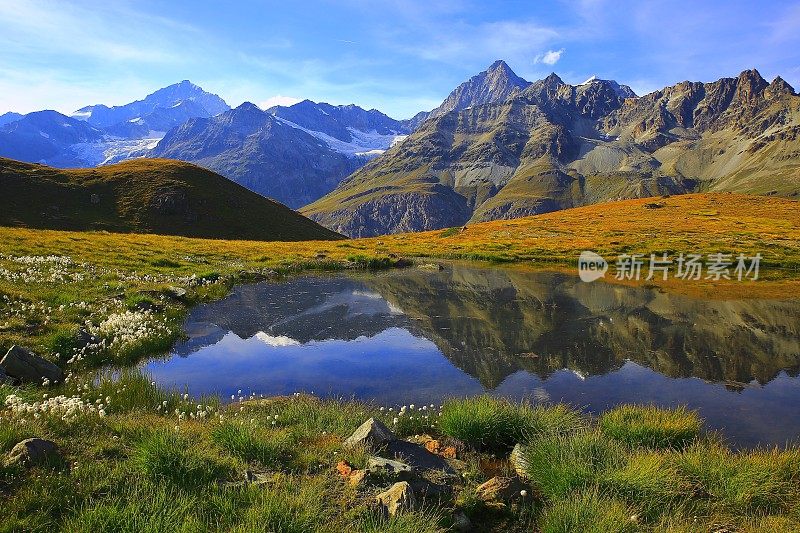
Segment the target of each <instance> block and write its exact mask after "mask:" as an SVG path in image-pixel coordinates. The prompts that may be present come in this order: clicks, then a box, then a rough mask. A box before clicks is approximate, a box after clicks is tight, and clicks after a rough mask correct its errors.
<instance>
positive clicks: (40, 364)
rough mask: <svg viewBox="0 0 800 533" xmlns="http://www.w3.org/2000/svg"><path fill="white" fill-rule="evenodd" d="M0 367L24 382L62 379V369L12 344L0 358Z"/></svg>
mask: <svg viewBox="0 0 800 533" xmlns="http://www.w3.org/2000/svg"><path fill="white" fill-rule="evenodd" d="M0 368H2V369H3V371H4V372H5V373H6V374H7V375H9V376H11V377H12V378H17V379H18V380H20V381H22V382H25V383H39V384H41V383H42V381H43V380H44V379H47V380H49V381H50V383H60V382H62V381H64V371H63V370H61V369H60V368H59V367H58V366H56V365H54V364H53V363H51V362H50V361H48V360H47V359H44V358H43V357H39V356H38V355H36V354H35V353H33V352H31V351H29V350H26V349H25V348H22V347H21V346H16V345H14V346H12V347H11V349H9V350H8V353H6V355H5V357H3V359H2V360H0Z"/></svg>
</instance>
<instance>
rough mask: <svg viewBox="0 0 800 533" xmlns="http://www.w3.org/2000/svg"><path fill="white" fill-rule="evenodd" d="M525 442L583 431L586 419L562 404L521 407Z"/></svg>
mask: <svg viewBox="0 0 800 533" xmlns="http://www.w3.org/2000/svg"><path fill="white" fill-rule="evenodd" d="M522 409H523V410H522V415H523V418H524V420H525V440H526V441H528V440H532V439H534V438H536V437H539V436H545V435H566V434H570V433H575V432H578V431H581V430H583V429H585V428H586V427H587V426H588V424H587V421H586V417H585V416H583V415H582V414H581V413H580V412H579V411H577V410H575V409H573V408H571V407H569V406H567V405H563V404H557V405H535V406H533V407H530V408H526V407H523V408H522Z"/></svg>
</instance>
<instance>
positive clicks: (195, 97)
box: [72, 80, 230, 131]
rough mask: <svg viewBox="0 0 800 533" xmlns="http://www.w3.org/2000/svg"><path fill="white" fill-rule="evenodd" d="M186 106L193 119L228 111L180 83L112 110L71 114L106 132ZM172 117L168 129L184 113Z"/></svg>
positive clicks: (208, 95)
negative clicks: (110, 128)
mask: <svg viewBox="0 0 800 533" xmlns="http://www.w3.org/2000/svg"><path fill="white" fill-rule="evenodd" d="M187 103H189V106H190V107H191V109H192V110H193V113H194V114H193V116H208V117H212V116H214V115H218V114H220V113H222V112H224V111H227V110H228V109H230V106H228V104H227V103H225V100H223V99H222V98H220V97H219V96H217V95H216V94H212V93H209V92H206V91H204V90H203V89H202V88H200V87H198V86H197V85H195V84H194V83H192V82H190V81H189V80H184V81H182V82H180V83H175V84H173V85H170V86H168V87H164V88H163V89H159V90H157V91H156V92H154V93H152V94H149V95H147V96H146V97H145V98H143V99H142V100H137V101H135V102H131V103H129V104H125V105H121V106H114V107H108V106H105V105H102V104H100V105H90V106H86V107H82V108H81V109H79V110H77V111H75V112H74V113H73V114H72V117H73V118H76V119H78V120H85V121H86V122H88V123H89V124H91V125H92V126H96V127H100V128H108V127H111V126H114V125H118V124H121V123H122V124H124V123H126V122H130V121H143V122H147V121H148V119H149V117H151V116H152V115H153V114H154V113H155V114H156V115H157V116H158V117H159V118H160V119H161V120H164V119H166V118H168V117H171V116H172V113H173V112H172V110H175V109H177V108H180V107H181V106H183V105H186V104H187ZM174 114H175V119H174V120H173V122H176V123H174V124H172V126H171V127H174V126H177V125H178V124H179V123H180V122H183V121H184V120H185V118H184V116H185V109H177V111H175V112H174ZM181 119H183V120H181ZM177 121H180V122H177ZM167 129H169V128H167ZM162 131H166V130H162Z"/></svg>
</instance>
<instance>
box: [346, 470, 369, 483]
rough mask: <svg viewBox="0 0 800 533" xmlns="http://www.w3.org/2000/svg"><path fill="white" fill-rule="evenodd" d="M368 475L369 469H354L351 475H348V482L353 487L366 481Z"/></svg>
mask: <svg viewBox="0 0 800 533" xmlns="http://www.w3.org/2000/svg"><path fill="white" fill-rule="evenodd" d="M368 475H369V470H353V471H352V472H351V473H350V475H349V476H347V483H348V484H349V485H350V486H351V487H358V486H359V485H361V484H362V483H364V482H365V480H366V479H367V476H368Z"/></svg>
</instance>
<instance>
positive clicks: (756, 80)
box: [735, 68, 769, 101]
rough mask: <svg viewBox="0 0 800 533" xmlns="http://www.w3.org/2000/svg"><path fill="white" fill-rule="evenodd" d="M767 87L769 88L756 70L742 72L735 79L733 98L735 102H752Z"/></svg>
mask: <svg viewBox="0 0 800 533" xmlns="http://www.w3.org/2000/svg"><path fill="white" fill-rule="evenodd" d="M767 86H769V83H767V80H765V79H764V78H762V77H761V74H760V73H759V72H758V71H757V70H756V69H754V68H752V69H749V70H744V71H742V72H741V73H740V74H739V77H738V78H737V79H736V96H735V97H736V99H737V101H750V100H753V98H755V97H756V95H757V94H758V93H760V92H761V91H763V90H764V89H766V88H767Z"/></svg>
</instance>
